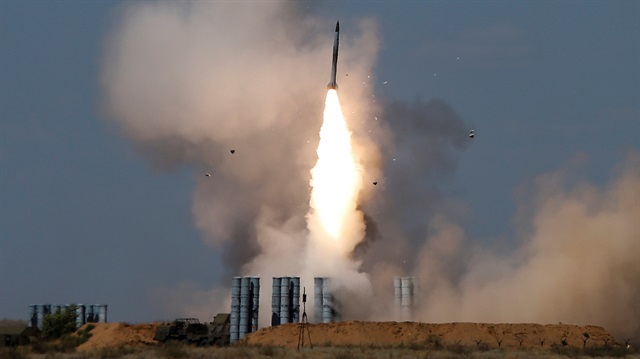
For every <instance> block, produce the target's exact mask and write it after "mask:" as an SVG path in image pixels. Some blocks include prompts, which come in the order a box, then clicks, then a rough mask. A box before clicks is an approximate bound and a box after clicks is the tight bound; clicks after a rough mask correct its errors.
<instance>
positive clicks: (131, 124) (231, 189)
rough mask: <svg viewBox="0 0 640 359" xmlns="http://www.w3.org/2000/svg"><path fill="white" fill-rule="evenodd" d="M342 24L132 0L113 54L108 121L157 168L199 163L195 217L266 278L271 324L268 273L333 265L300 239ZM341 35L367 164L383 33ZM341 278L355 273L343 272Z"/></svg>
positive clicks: (248, 8) (215, 240) (276, 6)
mask: <svg viewBox="0 0 640 359" xmlns="http://www.w3.org/2000/svg"><path fill="white" fill-rule="evenodd" d="M333 26H334V23H333V21H320V19H318V18H314V17H312V16H309V15H304V14H303V13H302V9H301V8H300V7H299V4H297V3H292V2H260V3H229V2H153V3H133V4H125V6H124V7H123V8H122V11H121V14H120V17H119V21H118V23H117V24H116V26H115V27H114V31H113V33H112V35H111V37H110V38H109V41H108V44H107V48H106V59H105V62H104V69H103V84H104V91H105V108H106V109H107V110H108V113H109V115H110V117H111V118H112V119H113V120H115V121H117V122H118V123H119V124H120V126H121V128H122V129H123V131H124V132H125V134H126V135H127V136H128V137H129V138H130V139H131V140H132V141H133V143H134V145H135V146H136V147H137V148H138V149H139V150H140V151H141V152H143V153H144V154H145V155H146V156H147V157H148V158H149V159H150V161H151V162H152V163H153V164H154V165H156V166H157V167H159V168H161V169H170V168H173V167H176V166H182V165H189V166H193V167H194V168H195V175H196V176H197V178H198V181H197V186H196V188H195V191H194V194H193V207H192V210H193V215H194V218H195V223H196V225H197V226H198V228H199V229H201V230H202V232H203V235H204V237H205V241H206V242H207V243H209V244H211V245H213V246H216V247H220V248H221V249H222V250H224V251H226V253H227V255H225V256H224V257H225V258H226V265H227V267H229V270H230V274H231V275H260V276H261V278H263V280H267V283H264V284H263V285H262V288H263V290H262V293H261V297H262V298H263V300H262V309H263V313H261V318H269V316H265V315H264V314H265V312H266V311H268V310H269V305H268V304H269V302H270V291H271V287H270V282H269V280H270V278H271V276H283V275H301V273H303V272H304V273H307V274H308V275H317V273H318V272H319V271H321V270H322V269H321V268H320V267H324V266H325V263H323V261H321V260H320V261H317V262H315V264H314V262H313V261H307V260H305V257H306V254H307V251H306V250H305V246H304V245H305V241H306V239H307V235H308V233H307V225H306V221H305V215H306V213H307V211H308V208H309V180H310V173H309V170H310V169H311V168H312V167H313V164H314V163H315V160H316V158H317V157H316V153H315V151H316V148H317V145H318V140H319V138H318V131H319V129H320V125H321V123H322V109H323V100H324V96H325V93H326V90H325V87H326V83H327V82H328V80H329V73H330V64H331V63H330V60H331V51H332V45H333V35H334V33H333V31H332V30H333ZM344 33H346V34H348V36H344V35H343V39H342V41H341V47H340V50H341V51H340V60H339V69H340V73H341V74H347V73H348V76H346V75H344V77H340V78H339V79H338V83H339V85H340V89H341V91H343V92H344V93H345V96H344V99H345V101H346V102H347V103H349V106H346V108H347V109H348V111H349V112H348V115H347V116H346V117H347V121H349V123H350V124H353V128H352V131H353V136H354V139H355V141H354V146H355V147H356V148H357V149H358V154H359V156H360V158H365V157H367V156H366V154H365V152H371V153H373V152H375V151H376V146H375V145H374V141H373V140H372V139H371V136H363V135H362V133H363V132H364V130H365V126H364V125H363V123H364V119H365V118H369V117H372V116H371V111H373V109H374V107H373V106H369V105H368V103H369V102H370V98H371V96H370V93H371V90H372V88H371V87H369V88H367V87H363V86H362V85H361V84H362V82H364V81H365V80H364V79H366V78H367V76H369V75H370V74H371V70H372V67H373V63H374V59H375V55H376V52H377V46H378V44H377V39H376V34H375V25H374V23H373V22H371V21H367V20H365V21H362V22H360V23H358V24H350V25H346V26H345V25H343V34H344ZM371 129H373V130H374V133H375V132H377V133H380V131H378V130H377V125H375V124H373V125H371V126H366V131H367V132H368V131H369V130H371ZM231 149H233V150H235V153H234V154H231V153H230V150H231ZM205 172H207V173H211V177H205V176H204V173H205ZM317 255H318V256H319V255H320V253H318V254H317ZM312 258H316V256H315V255H314V256H313V257H312ZM332 269H333V270H337V269H338V267H335V266H334V267H332ZM341 270H345V271H349V272H354V271H357V268H356V266H355V265H348V264H345V265H344V266H343V268H342V269H338V272H334V274H336V275H337V274H338V273H339V272H340V271H341ZM345 278H348V277H345ZM311 280H312V279H311ZM306 285H307V287H309V288H311V286H312V284H311V283H306ZM310 285H311V286H310ZM223 287H226V283H225V285H223Z"/></svg>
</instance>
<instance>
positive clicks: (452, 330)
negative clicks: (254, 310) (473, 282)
mask: <svg viewBox="0 0 640 359" xmlns="http://www.w3.org/2000/svg"><path fill="white" fill-rule="evenodd" d="M308 330H309V336H310V337H311V341H312V343H314V345H322V346H330V345H367V346H369V345H373V346H393V345H399V344H405V345H407V344H412V343H413V344H424V343H427V342H430V343H432V344H434V345H435V344H436V342H437V343H438V344H439V345H441V346H446V345H453V344H460V345H465V346H480V345H482V346H484V347H485V348H487V347H488V348H498V347H503V348H506V347H522V348H541V347H543V348H549V347H550V346H552V345H554V344H555V345H562V340H563V339H564V340H565V341H566V344H567V345H570V346H575V347H582V346H583V344H584V342H583V340H584V339H586V337H585V335H584V334H585V333H587V334H588V336H589V338H588V339H587V341H586V346H587V347H590V346H603V345H605V343H606V344H609V345H613V344H615V339H614V338H613V337H612V336H611V335H610V334H609V333H608V332H607V331H606V330H605V329H604V328H602V327H597V326H593V325H587V326H577V325H569V324H547V325H541V324H486V323H445V324H426V323H414V322H402V323H397V322H361V321H346V322H338V323H328V324H310V325H308ZM299 333H300V327H299V326H298V325H297V324H285V325H280V326H277V327H269V328H264V329H261V330H259V331H257V332H255V333H251V334H249V335H247V336H246V337H245V341H246V343H248V344H270V345H277V346H289V347H292V346H297V344H298V334H299ZM305 335H306V333H305ZM309 336H306V337H305V342H308V340H309Z"/></svg>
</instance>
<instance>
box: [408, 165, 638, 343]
mask: <svg viewBox="0 0 640 359" xmlns="http://www.w3.org/2000/svg"><path fill="white" fill-rule="evenodd" d="M568 178H569V177H568V176H567V175H566V173H563V172H558V173H550V174H546V175H541V176H539V177H537V178H536V179H535V181H534V183H533V184H532V185H531V190H532V191H531V193H532V195H530V196H527V197H528V198H522V199H521V200H522V203H521V205H522V206H526V207H530V208H527V209H526V211H525V212H530V213H533V216H532V217H531V219H530V222H531V223H529V224H528V226H527V228H529V229H530V230H529V231H528V234H526V236H525V238H523V239H522V240H523V245H522V247H521V248H520V249H519V250H518V251H517V252H515V253H510V254H509V256H506V257H500V256H498V255H496V254H494V253H490V252H488V251H486V250H482V249H481V248H475V249H472V250H471V251H469V252H467V253H466V254H465V251H464V250H463V245H464V243H463V237H464V231H463V230H462V229H461V228H460V227H458V226H457V225H455V224H454V223H451V222H449V221H448V220H447V219H446V218H436V219H435V220H434V221H432V225H433V226H434V227H435V228H434V229H435V234H434V235H433V236H431V237H430V238H429V239H428V241H427V243H426V244H425V245H424V246H423V247H422V249H421V252H420V254H419V258H418V259H417V263H416V265H417V266H416V269H415V270H416V273H417V274H418V275H419V276H420V279H421V283H420V286H421V289H422V297H423V301H424V305H423V307H422V312H421V319H423V320H427V321H436V322H439V321H452V320H456V321H460V320H465V321H483V322H487V321H489V322H542V323H554V322H564V323H575V324H581V325H586V324H598V325H603V326H604V327H605V328H607V329H609V330H611V331H612V332H613V333H614V334H616V335H619V336H627V337H628V336H633V337H635V338H640V323H639V322H638V321H637V320H636V319H633V318H638V317H640V307H639V304H638V303H640V286H639V285H638V283H640V270H639V268H638V259H639V253H640V252H639V250H640V247H639V246H640V243H639V242H638V239H639V238H640V225H639V224H638V223H639V222H638V218H639V217H638V215H639V214H640V156H639V154H638V153H632V154H630V155H629V158H627V159H626V161H625V162H624V163H623V164H622V165H621V168H620V169H619V171H618V172H617V173H616V177H615V178H614V179H613V180H612V181H611V183H609V184H608V185H606V186H604V187H602V188H599V187H597V186H595V185H593V184H589V183H580V182H579V183H574V184H572V185H570V184H569V183H568V182H569V181H568ZM531 197H532V198H531ZM460 258H465V261H462V260H460ZM452 263H455V264H454V267H453V268H452V267H451V266H452ZM456 266H457V268H456ZM461 267H462V268H463V271H462V273H460V268H461Z"/></svg>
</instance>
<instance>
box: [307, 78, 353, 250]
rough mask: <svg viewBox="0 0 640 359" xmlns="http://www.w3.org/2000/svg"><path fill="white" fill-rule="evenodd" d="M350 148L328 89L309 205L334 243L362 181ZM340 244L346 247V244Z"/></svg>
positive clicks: (350, 213) (335, 96)
mask: <svg viewBox="0 0 640 359" xmlns="http://www.w3.org/2000/svg"><path fill="white" fill-rule="evenodd" d="M351 150H352V149H351V132H349V129H348V128H347V124H346V122H345V120H344V116H343V115H342V109H341V108H340V101H339V99H338V93H337V92H336V90H329V91H328V92H327V99H326V101H325V109H324V122H323V124H322V128H321V129H320V143H319V145H318V150H317V153H318V162H316V165H315V167H314V168H313V169H312V170H311V177H312V179H311V187H313V190H312V192H311V208H313V209H314V210H315V212H314V215H316V216H317V217H318V220H319V222H320V224H321V226H322V228H323V229H324V231H325V232H326V233H327V234H329V235H330V236H331V237H332V238H333V239H334V241H336V242H340V241H339V240H340V237H341V235H343V234H344V230H345V228H344V226H345V221H347V220H348V219H349V218H351V217H352V216H353V213H355V212H356V200H357V196H358V191H359V189H360V187H361V182H362V178H361V173H360V172H361V171H360V167H359V165H358V164H357V163H355V162H354V159H353V155H352V153H351ZM347 245H348V244H347ZM341 247H343V248H342V249H346V248H345V245H342V246H341Z"/></svg>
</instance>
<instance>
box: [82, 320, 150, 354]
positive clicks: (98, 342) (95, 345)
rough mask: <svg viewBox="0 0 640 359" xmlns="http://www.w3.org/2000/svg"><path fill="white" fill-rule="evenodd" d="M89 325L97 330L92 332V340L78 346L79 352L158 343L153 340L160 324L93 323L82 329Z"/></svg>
mask: <svg viewBox="0 0 640 359" xmlns="http://www.w3.org/2000/svg"><path fill="white" fill-rule="evenodd" d="M88 325H93V326H95V328H93V329H92V330H91V338H89V340H88V341H87V342H85V343H83V344H81V345H80V346H78V348H77V350H78V351H91V350H94V349H100V348H105V347H121V346H149V345H155V344H157V343H158V342H156V341H155V340H153V336H154V334H155V332H156V327H157V325H158V323H152V324H126V323H92V324H86V325H85V326H83V327H82V328H80V329H85V328H86V327H87V326H88Z"/></svg>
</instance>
